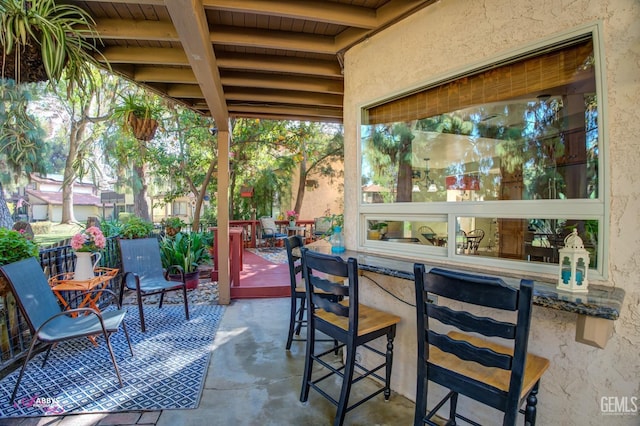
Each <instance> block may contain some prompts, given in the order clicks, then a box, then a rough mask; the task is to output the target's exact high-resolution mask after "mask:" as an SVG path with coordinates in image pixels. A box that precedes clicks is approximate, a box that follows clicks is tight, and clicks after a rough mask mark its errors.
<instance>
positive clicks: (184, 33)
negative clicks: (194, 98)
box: [165, 0, 229, 132]
mask: <svg viewBox="0 0 640 426" xmlns="http://www.w3.org/2000/svg"><path fill="white" fill-rule="evenodd" d="M165 5H166V7H167V10H168V11H169V15H170V16H171V21H172V22H173V25H174V26H175V28H176V30H177V32H178V34H179V35H180V40H181V43H182V47H183V48H184V51H185V53H186V55H187V58H188V59H189V64H190V65H191V69H192V70H193V74H194V75H195V76H196V79H197V80H198V83H199V86H200V88H201V90H202V92H203V95H204V98H205V99H206V101H207V105H208V106H209V110H210V111H211V116H212V117H213V119H214V120H215V122H216V126H218V129H219V131H222V132H228V131H229V111H228V110H227V104H226V102H225V99H224V90H223V88H222V82H221V81H220V72H219V71H218V64H217V62H216V57H215V54H214V52H213V47H212V46H211V43H210V42H209V26H208V24H207V18H206V15H205V11H204V8H203V7H202V2H201V0H165Z"/></svg>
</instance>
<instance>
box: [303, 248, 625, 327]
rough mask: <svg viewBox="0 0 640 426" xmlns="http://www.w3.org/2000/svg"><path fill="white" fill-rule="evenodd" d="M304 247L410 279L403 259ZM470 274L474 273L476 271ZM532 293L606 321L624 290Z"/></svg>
mask: <svg viewBox="0 0 640 426" xmlns="http://www.w3.org/2000/svg"><path fill="white" fill-rule="evenodd" d="M305 247H308V248H309V249H310V250H316V251H319V252H322V253H328V254H336V255H339V256H340V257H342V258H344V259H347V258H349V257H353V258H355V259H356V260H357V261H358V268H359V269H360V270H361V271H367V272H375V273H377V274H381V275H386V276H389V277H394V278H401V279H405V280H410V281H413V279H414V277H413V264H414V262H413V261H411V260H407V259H404V258H395V257H393V256H385V255H378V254H371V253H362V252H358V251H353V250H347V251H345V252H342V253H331V246H330V245H329V243H327V242H326V241H324V240H318V241H315V242H313V243H310V244H307V245H306V246H305ZM416 262H423V263H425V265H426V266H427V270H428V269H429V267H430V266H431V267H435V265H429V264H428V263H426V262H424V261H421V260H416ZM437 267H442V268H446V269H451V270H456V268H455V267H448V266H443V265H437ZM458 270H459V269H458ZM467 272H469V271H467ZM473 272H474V273H475V272H476V271H473ZM486 275H492V274H486ZM495 276H499V277H501V278H502V279H503V280H504V281H505V283H507V284H509V285H512V286H514V287H517V286H518V285H519V283H520V278H516V277H513V276H502V275H497V274H496V275H495ZM523 278H528V277H523ZM533 293H534V296H533V303H534V305H539V306H544V307H547V308H551V309H557V310H560V311H567V312H573V313H576V314H580V315H588V316H592V317H597V318H604V319H608V320H616V319H618V317H619V316H620V309H621V308H622V302H623V300H624V295H625V292H624V290H623V289H621V288H617V287H610V286H603V285H598V284H589V292H588V293H581V294H575V293H567V292H563V291H558V290H556V287H555V283H548V282H543V281H537V280H534V289H533ZM406 302H410V303H415V300H412V301H410V300H407V301H406Z"/></svg>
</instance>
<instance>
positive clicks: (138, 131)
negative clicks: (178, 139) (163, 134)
mask: <svg viewBox="0 0 640 426" xmlns="http://www.w3.org/2000/svg"><path fill="white" fill-rule="evenodd" d="M127 123H128V124H129V127H130V128H131V132H132V133H133V136H134V137H135V138H136V139H138V140H140V141H150V140H151V139H153V137H154V136H155V135H156V130H157V129H158V121H157V120H155V119H153V118H139V117H136V116H135V115H134V114H133V113H130V114H129V117H128V118H127Z"/></svg>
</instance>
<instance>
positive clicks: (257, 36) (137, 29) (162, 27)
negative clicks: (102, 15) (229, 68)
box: [96, 19, 337, 55]
mask: <svg viewBox="0 0 640 426" xmlns="http://www.w3.org/2000/svg"><path fill="white" fill-rule="evenodd" d="M96 31H97V32H98V34H99V36H100V38H102V39H104V40H109V39H111V40H149V41H172V42H179V41H180V38H179V37H178V33H177V32H176V29H175V28H174V27H173V25H172V24H171V22H165V21H140V20H133V19H98V20H96ZM207 31H208V30H207ZM208 34H209V40H210V41H211V42H212V43H214V44H224V45H229V46H249V47H260V48H264V49H284V50H295V51H299V52H310V53H321V54H325V55H333V54H335V53H336V52H337V50H336V47H335V44H334V38H333V37H330V36H321V35H314V34H306V33H293V32H290V31H269V30H260V29H249V28H242V29H239V28H234V27H230V26H217V27H216V28H215V31H212V32H208Z"/></svg>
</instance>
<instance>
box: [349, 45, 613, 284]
mask: <svg viewBox="0 0 640 426" xmlns="http://www.w3.org/2000/svg"><path fill="white" fill-rule="evenodd" d="M596 65H597V61H596V58H595V52H594V45H593V38H592V35H591V34H589V35H585V36H582V37H579V38H575V39H572V40H569V41H564V42H562V43H559V44H555V45H553V46H546V47H545V48H544V49H539V50H537V51H535V52H530V53H528V54H526V55H519V56H518V57H517V58H512V59H509V60H505V61H502V62H501V63H499V64H491V65H490V66H486V67H483V68H481V69H477V70H474V71H472V72H469V73H466V74H464V75H460V76H455V77H452V78H451V79H448V80H447V81H441V82H438V83H436V84H433V85H430V86H428V87H425V88H423V89H420V90H415V91H412V93H409V94H406V95H404V96H402V97H399V98H395V99H391V100H388V101H385V102H382V103H380V104H377V105H372V106H370V107H367V108H365V109H363V114H362V126H361V130H360V141H361V147H360V149H361V154H362V155H361V158H362V163H361V175H362V184H363V186H362V196H361V200H362V201H361V207H360V212H361V219H362V220H361V223H362V225H363V229H362V232H361V235H362V238H361V243H362V245H363V246H364V247H365V248H368V249H373V250H376V249H379V248H380V247H382V246H381V244H383V243H397V244H403V243H404V244H405V245H398V246H397V250H398V251H399V252H403V251H404V252H407V253H415V252H416V250H418V251H422V252H423V253H425V254H426V255H437V256H450V257H452V258H455V259H456V260H460V261H464V262H469V261H470V262H478V261H479V259H484V260H487V259H492V258H493V259H496V260H497V261H501V260H507V259H508V260H509V261H510V262H511V261H513V260H517V261H520V262H522V263H520V266H516V267H517V268H522V267H524V268H525V269H526V268H530V267H528V266H523V265H530V264H537V265H538V266H543V268H544V267H548V269H549V271H551V269H552V265H550V264H553V263H556V264H557V261H558V260H557V250H558V249H559V248H561V247H562V244H563V240H564V237H565V236H566V235H567V234H568V233H570V232H571V231H572V230H573V229H574V228H577V229H578V232H579V234H580V236H581V237H582V239H583V241H585V246H586V248H587V249H588V250H589V251H590V252H591V254H592V256H591V257H592V259H591V260H592V263H591V266H592V267H593V268H596V269H598V267H599V264H600V263H601V262H599V259H601V258H602V249H601V247H602V244H599V239H600V238H599V237H600V233H601V229H602V227H601V226H599V225H600V224H602V223H604V221H603V219H604V202H603V200H602V196H601V193H600V191H601V188H602V182H601V180H602V177H601V174H600V172H599V171H600V170H601V168H600V167H599V165H600V161H601V159H600V152H599V143H600V140H599V138H600V135H601V132H600V131H599V125H600V122H599V121H600V120H599V114H598V112H599V109H598V96H597V84H596V81H597V79H596V75H597V70H596ZM400 211H402V212H403V213H399V212H400ZM433 215H441V216H440V217H441V220H440V221H439V222H438V223H434V222H433V219H432V218H430V217H429V216H431V217H433ZM372 222H373V223H374V224H375V223H376V222H377V223H387V224H394V225H393V226H391V225H389V226H387V227H386V229H385V231H386V232H385V233H384V235H383V237H380V233H376V232H373V233H372V232H370V231H371V229H370V228H371V223H372ZM398 224H401V225H398ZM425 227H426V228H425ZM420 229H423V230H425V229H426V230H427V231H426V232H421V231H420ZM406 243H410V244H413V245H415V247H411V248H409V247H408V246H406ZM419 246H424V247H419ZM434 247H435V248H434ZM545 264H549V265H546V266H545ZM600 272H602V271H601V270H600Z"/></svg>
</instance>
